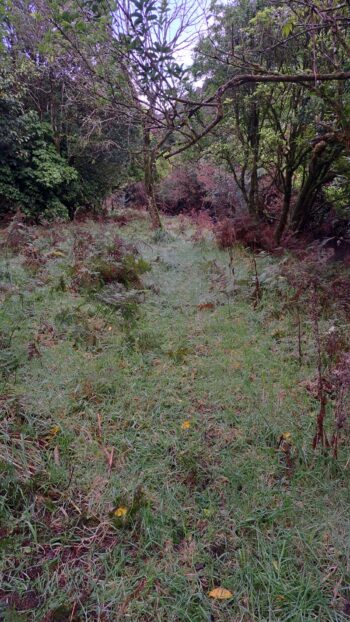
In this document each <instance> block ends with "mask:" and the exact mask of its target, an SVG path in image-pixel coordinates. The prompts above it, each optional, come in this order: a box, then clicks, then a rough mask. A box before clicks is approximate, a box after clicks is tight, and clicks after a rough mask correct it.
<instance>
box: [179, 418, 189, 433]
mask: <svg viewBox="0 0 350 622" xmlns="http://www.w3.org/2000/svg"><path fill="white" fill-rule="evenodd" d="M190 427H191V422H190V421H189V420H188V419H186V421H183V422H182V424H181V430H189V428H190Z"/></svg>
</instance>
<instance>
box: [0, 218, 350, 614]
mask: <svg viewBox="0 0 350 622" xmlns="http://www.w3.org/2000/svg"><path fill="white" fill-rule="evenodd" d="M112 226H113V225H110V224H96V223H86V224H84V225H79V227H80V230H81V231H84V229H85V230H87V229H88V230H89V231H90V233H92V234H93V235H95V236H100V237H101V236H102V237H103V236H104V237H108V236H110V235H111V234H112V232H111V227H112ZM167 227H168V230H169V235H167V236H164V237H163V238H160V239H158V241H155V239H154V236H153V234H152V233H150V232H148V230H147V227H146V223H145V222H144V221H137V222H133V223H131V224H129V225H128V227H127V228H125V229H123V230H122V231H123V235H124V236H125V237H127V238H128V239H130V240H131V241H134V242H135V243H136V244H137V245H138V247H139V249H140V252H141V253H142V255H143V256H144V257H145V258H146V259H147V260H148V261H150V262H151V264H152V271H151V272H150V274H149V275H147V277H145V279H144V280H145V283H146V285H147V286H149V287H150V289H148V291H147V294H146V301H145V303H144V304H143V305H141V307H140V311H139V314H138V315H137V316H136V317H134V318H130V319H129V320H128V321H126V320H125V319H124V320H123V319H122V318H121V316H120V315H119V314H117V313H116V312H114V311H112V310H111V308H110V307H107V306H106V305H103V304H100V303H98V301H97V300H96V298H95V297H94V296H91V295H90V296H88V295H81V294H73V293H72V292H71V291H70V290H69V288H68V289H65V288H64V286H63V285H62V279H61V276H62V275H63V280H64V281H65V282H67V283H69V276H68V272H67V269H68V266H69V263H70V262H71V261H72V257H71V246H72V226H71V227H69V226H68V227H67V228H66V229H65V230H64V235H63V239H62V241H61V242H60V243H59V248H60V249H61V250H62V251H63V256H59V257H57V256H56V257H54V258H51V259H50V260H49V261H48V262H47V264H46V266H45V278H44V279H42V280H41V281H40V275H39V276H38V275H33V274H31V273H30V271H28V270H26V269H24V268H23V267H22V266H21V258H20V257H18V256H14V255H9V256H6V254H4V256H3V260H2V264H1V280H2V281H3V282H4V283H7V284H9V285H10V288H12V289H9V290H8V291H7V292H5V294H4V295H3V304H2V309H1V312H0V330H1V334H2V335H4V336H6V335H9V334H12V333H13V337H12V339H11V348H10V354H9V356H12V358H13V360H14V361H15V363H14V365H13V366H14V368H15V369H13V370H12V371H11V368H10V372H7V373H6V374H4V375H3V381H2V389H3V398H2V401H1V402H0V407H2V411H3V414H2V421H1V426H2V427H1V430H2V444H1V449H0V451H1V465H2V470H3V477H2V484H3V488H4V490H3V492H4V495H3V501H2V526H3V529H2V532H1V533H2V536H3V537H2V540H1V550H2V554H3V561H2V582H1V588H0V607H1V608H2V609H0V618H1V615H3V619H4V620H8V621H9V620H28V621H29V620H33V621H35V622H39V621H40V622H49V621H56V622H57V621H60V620H62V621H63V620H67V621H68V620H72V621H76V622H77V621H82V620H88V621H95V620H101V622H104V621H106V622H107V621H108V622H109V621H110V622H115V621H119V620H120V621H124V620H125V621H127V620H130V621H132V622H158V621H159V622H163V621H164V622H165V621H167V622H180V621H181V622H185V621H186V622H206V621H208V622H211V621H215V622H239V621H240V622H251V621H254V622H255V621H261V622H265V621H266V622H267V621H268V622H287V621H292V622H311V621H312V620H318V621H320V622H326V621H331V620H333V621H335V620H336V621H339V622H340V621H344V622H345V621H346V620H348V619H349V616H347V614H346V606H347V605H346V603H347V601H349V600H350V593H349V590H350V587H349V584H350V567H349V486H348V477H349V471H348V466H349V465H347V455H346V450H345V449H344V455H343V454H342V452H341V454H340V457H339V461H338V463H334V462H333V461H331V460H329V459H328V458H326V457H323V456H322V455H321V454H320V452H316V454H314V453H313V452H312V450H311V439H312V436H313V433H314V422H315V413H316V411H317V403H316V402H315V401H314V400H313V399H312V397H311V396H310V395H309V394H308V393H307V392H306V391H305V388H304V387H303V385H302V384H301V381H303V380H304V379H305V378H309V377H310V378H312V377H313V376H314V375H315V360H314V352H313V344H312V339H311V330H310V328H309V326H308V323H307V320H306V319H305V322H304V327H305V343H304V348H305V352H306V356H305V362H304V364H303V365H302V366H301V367H300V365H299V362H298V357H297V339H296V327H295V321H294V318H293V316H292V315H290V314H289V312H288V310H286V308H285V306H284V304H283V300H282V299H281V297H280V296H279V295H278V293H277V292H276V291H275V290H274V289H273V288H272V289H269V290H268V291H266V292H265V293H264V298H263V301H262V304H261V305H260V306H259V308H258V309H257V310H254V309H253V306H252V302H251V291H250V289H251V287H250V280H251V276H252V265H251V260H250V258H249V256H248V255H247V254H246V253H245V252H243V251H239V250H237V251H236V253H235V259H234V263H235V267H236V274H235V276H236V284H237V288H236V290H235V292H234V293H233V294H232V296H231V299H230V303H229V304H228V298H227V295H225V294H224V293H222V289H223V282H225V286H226V288H227V287H228V288H230V287H231V285H230V276H229V272H228V269H227V257H226V255H225V254H224V253H223V252H220V251H218V250H216V249H215V247H214V245H213V244H212V242H210V240H203V241H201V242H196V243H195V242H194V241H193V240H192V239H191V235H190V232H187V233H186V234H183V233H181V227H180V226H179V223H178V221H176V220H169V221H168V222H167ZM39 243H40V244H41V246H42V248H43V249H44V251H45V252H48V250H49V243H50V239H49V237H45V235H44V234H42V237H41V238H40V240H39ZM270 265H271V260H270V259H269V258H268V257H259V258H258V268H259V271H260V272H262V271H263V270H265V269H266V268H268V267H269V266H270ZM16 288H17V289H16ZM62 289H63V290H65V291H62ZM309 333H310V335H309ZM38 335H41V336H40V339H39V343H40V346H39V349H40V355H39V356H32V357H30V356H28V344H30V343H32V342H33V340H38ZM7 362H8V361H7ZM7 369H8V368H7ZM184 422H189V423H188V424H185V425H183V424H184ZM286 432H289V433H291V439H292V440H291V453H292V459H293V469H292V473H290V472H289V470H288V464H287V463H286V459H285V454H284V452H283V451H282V450H281V449H279V448H278V441H279V438H280V436H281V435H282V434H283V433H286ZM118 507H125V508H127V514H126V517H125V519H117V518H114V517H113V511H114V510H115V509H116V508H118ZM217 586H222V587H225V588H226V589H228V590H230V591H231V592H232V594H233V597H232V599H230V600H228V601H215V600H213V599H210V598H209V597H208V592H209V591H210V590H211V589H212V588H214V587H217ZM1 611H2V613H1Z"/></svg>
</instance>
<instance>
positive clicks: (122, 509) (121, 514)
mask: <svg viewBox="0 0 350 622" xmlns="http://www.w3.org/2000/svg"><path fill="white" fill-rule="evenodd" d="M127 513H128V509H127V508H125V507H124V506H122V505H121V506H120V508H117V509H116V510H115V512H114V516H117V518H123V517H124V516H126V514H127Z"/></svg>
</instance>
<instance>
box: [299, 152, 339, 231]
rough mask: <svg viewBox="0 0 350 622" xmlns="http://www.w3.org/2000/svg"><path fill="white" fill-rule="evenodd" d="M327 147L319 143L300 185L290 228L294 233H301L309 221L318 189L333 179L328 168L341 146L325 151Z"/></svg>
mask: <svg viewBox="0 0 350 622" xmlns="http://www.w3.org/2000/svg"><path fill="white" fill-rule="evenodd" d="M328 146H329V145H328V144H327V143H326V142H325V141H322V142H320V143H319V144H318V145H317V146H316V148H315V149H314V152H313V154H312V158H311V161H310V164H309V169H308V174H307V177H306V179H305V181H304V184H303V185H302V187H301V189H300V192H299V195H298V198H297V201H296V204H295V207H294V211H293V216H292V226H293V229H294V230H295V231H298V232H300V231H302V230H303V229H304V228H305V226H306V225H307V223H308V221H310V219H311V216H312V208H313V206H314V204H315V200H316V198H317V193H318V191H319V190H320V188H321V187H322V186H323V185H324V184H325V183H327V182H328V181H331V180H332V179H333V177H334V176H333V175H330V168H331V166H332V164H333V162H334V161H335V160H336V158H337V157H338V156H339V155H340V153H341V151H342V145H339V144H338V145H335V146H334V145H333V146H332V147H331V148H330V149H327V147H328Z"/></svg>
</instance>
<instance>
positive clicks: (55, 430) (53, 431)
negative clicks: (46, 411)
mask: <svg viewBox="0 0 350 622" xmlns="http://www.w3.org/2000/svg"><path fill="white" fill-rule="evenodd" d="M60 429H61V428H60V426H59V425H54V426H53V428H51V430H50V432H49V435H50V436H56V434H58V433H59V431H60Z"/></svg>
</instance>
